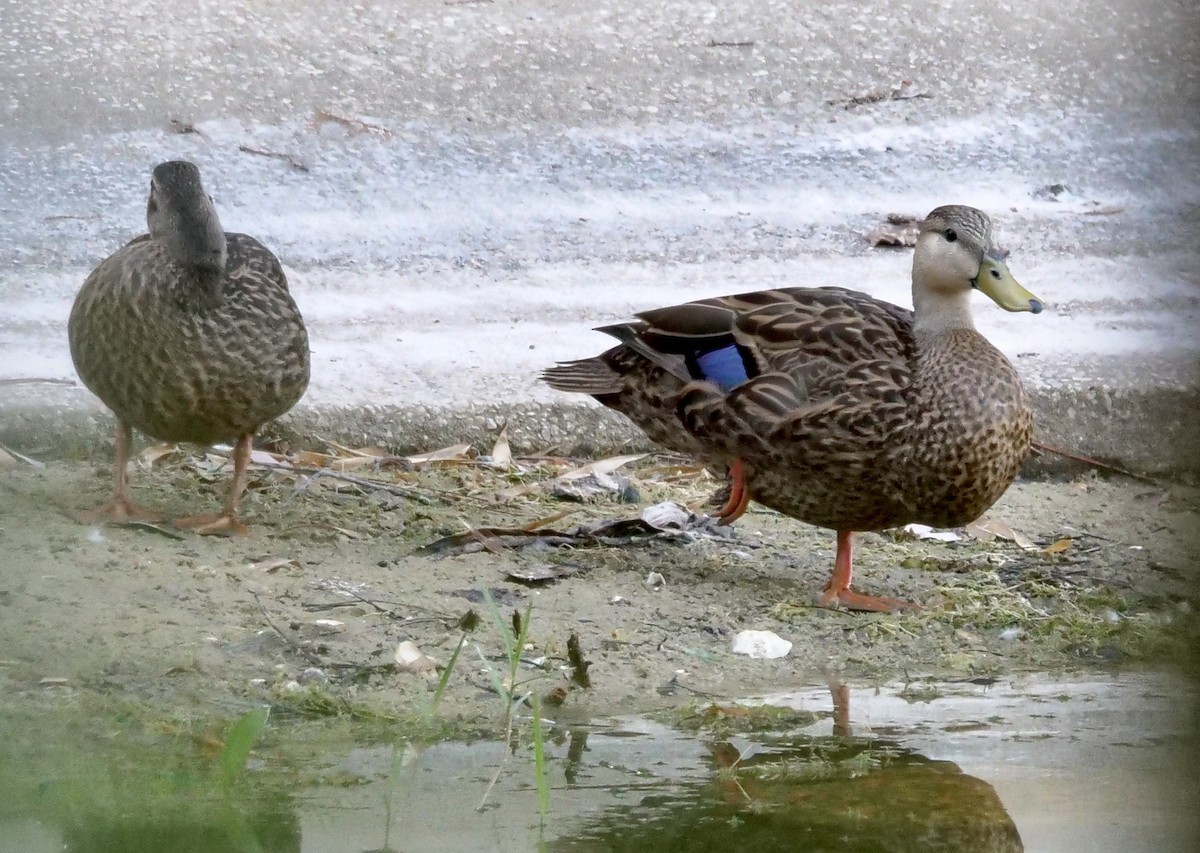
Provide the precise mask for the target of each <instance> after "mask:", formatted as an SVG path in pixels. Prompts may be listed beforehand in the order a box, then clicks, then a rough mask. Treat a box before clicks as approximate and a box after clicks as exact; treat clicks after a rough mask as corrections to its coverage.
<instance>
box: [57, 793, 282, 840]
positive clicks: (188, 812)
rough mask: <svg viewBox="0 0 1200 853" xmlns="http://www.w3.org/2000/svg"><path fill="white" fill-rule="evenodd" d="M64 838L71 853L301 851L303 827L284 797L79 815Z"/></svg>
mask: <svg viewBox="0 0 1200 853" xmlns="http://www.w3.org/2000/svg"><path fill="white" fill-rule="evenodd" d="M180 799H181V800H184V799H186V798H180ZM62 839H63V848H62V849H63V850H65V851H69V853H166V851H170V852H171V853H299V851H300V823H299V821H298V820H297V818H296V815H295V813H294V812H293V811H292V809H291V804H290V802H287V801H284V800H279V799H276V800H268V801H257V802H250V803H246V802H239V803H238V804H237V805H236V806H234V805H233V804H229V803H226V802H223V801H219V802H212V803H210V805H209V807H207V808H205V807H201V808H196V807H195V805H194V804H192V805H188V804H186V803H181V802H179V801H176V802H175V803H174V804H168V805H165V806H164V808H162V809H161V810H157V811H156V810H153V809H146V808H144V807H138V806H135V807H134V808H131V809H129V810H128V811H127V812H124V813H120V812H116V811H115V810H105V811H103V812H94V813H87V812H84V813H81V814H75V815H72V816H71V817H70V818H69V819H68V820H67V822H66V823H65V825H64V826H63V828H62Z"/></svg>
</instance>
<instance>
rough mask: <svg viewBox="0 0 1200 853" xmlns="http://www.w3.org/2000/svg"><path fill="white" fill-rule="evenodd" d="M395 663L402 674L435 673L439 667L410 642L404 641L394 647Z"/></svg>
mask: <svg viewBox="0 0 1200 853" xmlns="http://www.w3.org/2000/svg"><path fill="white" fill-rule="evenodd" d="M396 663H397V664H399V665H400V670H401V671H402V672H437V668H438V667H439V666H441V664H439V663H438V662H437V661H436V660H434V659H433V658H431V657H430V656H429V655H427V654H425V653H424V652H423V651H421V650H420V649H419V648H418V647H417V644H416V643H414V642H413V641H412V640H404V641H403V642H402V643H400V645H398V646H396Z"/></svg>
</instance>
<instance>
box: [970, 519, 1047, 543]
mask: <svg viewBox="0 0 1200 853" xmlns="http://www.w3.org/2000/svg"><path fill="white" fill-rule="evenodd" d="M966 531H967V533H969V534H970V535H971V536H974V537H975V538H976V539H978V540H980V541H981V542H988V541H990V540H991V539H993V538H995V537H997V536H999V537H1000V538H1001V539H1007V540H1008V541H1009V542H1015V543H1016V544H1017V546H1018V547H1021V548H1024V549H1026V550H1036V549H1037V545H1035V544H1033V540H1032V539H1030V538H1029V537H1028V536H1026V535H1025V534H1023V533H1020V532H1019V531H1016V530H1014V529H1013V528H1011V527H1010V526H1008V525H1007V524H1005V523H1004V522H1003V521H998V520H996V519H994V518H991V519H988V520H987V521H973V522H971V523H970V524H968V525H967V526H966ZM989 534H990V535H989Z"/></svg>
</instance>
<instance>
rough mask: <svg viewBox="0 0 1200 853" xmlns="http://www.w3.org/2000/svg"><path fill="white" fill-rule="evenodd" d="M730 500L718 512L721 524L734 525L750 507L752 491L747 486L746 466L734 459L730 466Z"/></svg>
mask: <svg viewBox="0 0 1200 853" xmlns="http://www.w3.org/2000/svg"><path fill="white" fill-rule="evenodd" d="M729 479H730V483H729V500H727V501H725V506H723V507H721V508H720V509H719V510H717V519H718V522H719V523H720V524H733V523H734V522H735V521H737V520H738V519H739V518H741V517H742V515H743V514H744V513H745V512H746V507H748V506H749V505H750V489H749V488H748V487H747V486H746V466H745V464H744V463H743V462H742V460H741V459H734V460H733V462H732V463H731V464H730V466H729Z"/></svg>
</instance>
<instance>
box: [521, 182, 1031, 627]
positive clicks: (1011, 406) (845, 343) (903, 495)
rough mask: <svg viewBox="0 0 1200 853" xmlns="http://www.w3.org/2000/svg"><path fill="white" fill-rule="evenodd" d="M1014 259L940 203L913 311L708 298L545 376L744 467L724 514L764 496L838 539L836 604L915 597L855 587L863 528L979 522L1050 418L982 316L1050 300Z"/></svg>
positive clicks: (661, 438) (850, 300) (774, 296)
mask: <svg viewBox="0 0 1200 853" xmlns="http://www.w3.org/2000/svg"><path fill="white" fill-rule="evenodd" d="M1004 258H1005V254H1004V253H1002V252H1000V251H999V250H998V249H997V248H996V246H995V243H994V241H993V237H992V226H991V221H990V220H989V219H988V217H987V216H986V215H985V214H984V213H983V212H981V211H979V210H976V209H974V208H971V207H963V206H957V205H955V206H945V207H939V208H937V209H936V210H934V211H933V212H932V213H930V214H929V216H928V217H927V218H926V219H925V221H924V224H923V225H922V228H921V233H920V236H919V237H918V239H917V244H916V248H915V251H914V254H913V269H912V298H913V310H912V311H909V310H907V309H904V308H901V307H899V306H896V305H892V304H890V303H888V302H882V301H880V300H877V299H874V298H872V297H870V296H867V295H866V294H863V293H858V292H855V291H852V290H846V289H843V288H840V287H819V288H784V289H780V290H766V291H758V292H754V293H742V294H737V295H735V296H724V297H717V298H714V299H703V300H700V301H697V302H689V303H686V304H683V305H676V306H672V307H669V308H659V309H656V310H652V311H645V312H643V313H640V314H638V315H637V317H638V320H636V321H634V322H631V323H621V324H618V325H614V326H606V327H603V328H601V329H599V330H598V331H602V332H605V333H607V334H609V335H612V336H613V337H615V338H616V339H617V340H619V341H620V342H621V343H620V345H618V346H616V347H613V348H612V349H610V350H608V351H607V352H604V353H602V354H600V355H598V356H596V357H594V358H587V359H582V360H579V361H570V362H563V363H561V364H559V365H558V366H556V367H552V368H550V369H548V370H546V371H545V372H544V374H543V377H542V378H543V379H544V380H545V381H546V382H547V383H549V384H550V385H551V386H552V387H554V388H557V389H559V390H562V391H573V392H580V393H585V394H590V395H592V396H593V397H594V398H595V399H596V400H598V401H600V402H601V403H603V404H604V405H605V406H608V407H610V408H612V409H616V410H617V411H619V412H621V413H622V414H624V415H626V416H627V417H628V418H629V419H630V420H632V421H633V422H634V423H635V424H637V426H638V427H640V428H641V429H642V430H643V431H644V432H645V433H646V434H647V435H648V436H649V437H650V438H652V439H653V440H655V441H656V442H658V443H660V444H662V445H665V446H666V447H668V448H670V449H672V450H675V451H678V452H682V453H687V454H690V455H693V456H695V457H698V458H699V459H701V460H703V461H704V462H705V463H706V464H708V465H710V466H712V467H722V466H725V467H728V469H729V472H730V475H731V478H732V484H731V488H730V497H729V501H728V502H727V503H726V505H725V506H724V507H723V508H722V509H721V510H720V513H719V514H720V516H721V519H722V520H723V521H724V522H726V523H728V522H731V521H733V520H735V519H736V518H738V517H739V516H740V515H741V514H742V513H743V512H745V510H746V506H747V504H748V502H749V501H750V500H751V499H753V500H756V501H758V502H759V503H761V504H763V505H765V506H768V507H771V508H772V509H775V510H778V511H779V512H781V513H784V514H785V515H789V516H791V517H793V518H796V519H799V520H801V521H805V522H808V523H810V524H815V525H818V526H820V527H826V528H829V529H832V530H835V531H837V556H836V558H835V560H834V570H833V576H832V578H831V579H830V581H829V583H828V584H827V585H826V586H825V588H824V591H823V595H822V597H821V602H822V603H823V604H825V605H826V606H838V605H842V606H846V607H849V608H853V609H859V610H878V611H889V610H895V609H898V608H901V607H907V606H912V605H909V603H908V602H905V601H900V600H898V599H894V598H881V597H877V596H871V595H865V594H863V593H859V592H857V591H855V590H853V589H851V587H850V583H851V576H852V545H853V532H854V531H861V530H882V529H886V528H889V527H897V526H900V525H904V524H910V523H913V522H922V523H925V524H930V525H933V526H937V527H953V526H958V525H961V524H965V523H967V522H969V521H973V520H974V519H976V518H978V517H979V516H980V515H981V514H983V512H984V511H985V510H986V509H987V508H988V507H990V506H991V505H992V504H993V503H994V502H995V501H996V500H997V499H998V498H999V497H1000V495H1001V494H1003V493H1004V490H1005V489H1007V488H1008V486H1009V485H1010V484H1011V483H1012V481H1013V479H1014V478H1015V477H1016V474H1017V469H1018V468H1019V467H1020V465H1021V462H1022V461H1023V460H1024V459H1025V456H1026V455H1027V453H1028V451H1029V445H1030V440H1031V438H1032V431H1033V415H1032V412H1031V410H1030V406H1029V402H1028V400H1027V398H1026V396H1025V392H1024V390H1023V389H1022V387H1021V382H1020V379H1019V378H1018V377H1017V372H1016V370H1015V369H1014V368H1013V366H1012V364H1010V363H1009V361H1008V359H1006V358H1005V357H1004V355H1003V354H1002V353H1001V352H1000V351H999V350H997V349H996V348H995V347H994V346H992V345H991V344H990V343H989V342H988V341H987V339H986V338H984V337H983V335H981V334H980V333H979V332H977V331H976V330H975V326H974V323H973V322H972V320H971V311H970V296H971V292H972V291H973V290H981V291H983V292H984V293H985V294H986V295H987V296H989V297H991V299H993V300H994V301H995V302H996V303H997V304H999V305H1000V307H1002V308H1004V309H1006V310H1008V311H1031V312H1033V313H1034V314H1037V313H1039V312H1040V311H1041V310H1042V303H1041V302H1040V301H1039V300H1038V299H1037V298H1035V297H1034V296H1033V295H1032V294H1030V293H1029V291H1027V290H1025V289H1024V288H1023V287H1021V285H1019V284H1018V283H1017V281H1016V280H1015V279H1014V278H1013V276H1012V274H1011V273H1010V272H1009V271H1008V268H1007V266H1006V264H1005V263H1004Z"/></svg>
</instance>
